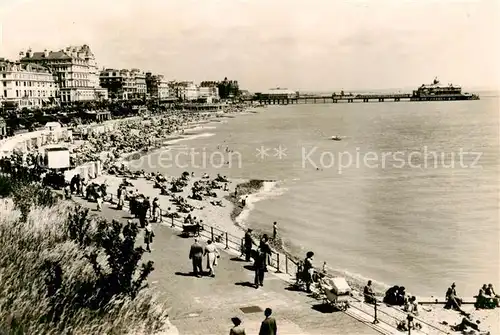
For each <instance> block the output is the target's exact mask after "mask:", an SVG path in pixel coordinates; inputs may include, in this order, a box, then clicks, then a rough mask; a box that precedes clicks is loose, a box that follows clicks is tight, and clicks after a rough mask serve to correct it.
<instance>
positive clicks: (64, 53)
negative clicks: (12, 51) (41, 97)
mask: <svg viewBox="0 0 500 335" xmlns="http://www.w3.org/2000/svg"><path fill="white" fill-rule="evenodd" d="M19 57H20V62H21V63H23V64H38V65H42V66H45V67H47V68H49V69H50V70H51V71H52V73H53V74H54V75H55V77H56V82H57V85H58V87H59V98H60V101H61V103H71V102H76V101H89V100H97V99H104V98H105V97H107V93H106V92H105V91H104V90H103V89H102V88H101V87H100V86H99V75H98V69H97V64H96V61H95V56H94V54H93V53H92V51H91V50H90V47H89V46H88V45H82V46H70V47H67V48H66V49H62V50H59V51H47V50H44V51H43V52H33V51H32V50H31V49H28V50H27V51H26V52H23V51H21V52H20V53H19Z"/></svg>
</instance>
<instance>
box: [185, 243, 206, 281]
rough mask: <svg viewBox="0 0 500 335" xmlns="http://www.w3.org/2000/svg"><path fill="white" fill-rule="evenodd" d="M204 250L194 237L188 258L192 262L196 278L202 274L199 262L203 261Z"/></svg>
mask: <svg viewBox="0 0 500 335" xmlns="http://www.w3.org/2000/svg"><path fill="white" fill-rule="evenodd" d="M204 251H205V250H204V249H203V247H202V246H201V244H199V243H198V240H197V239H195V240H194V243H193V245H192V246H191V250H190V251H189V259H190V260H191V261H192V262H193V273H194V275H195V276H196V277H198V278H200V277H201V275H202V274H203V268H202V266H201V262H202V261H203V252H204Z"/></svg>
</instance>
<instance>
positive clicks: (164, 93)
mask: <svg viewBox="0 0 500 335" xmlns="http://www.w3.org/2000/svg"><path fill="white" fill-rule="evenodd" d="M176 98H177V97H176V96H175V94H172V91H171V89H170V85H169V82H168V81H167V80H166V79H165V78H164V77H163V76H161V75H160V76H159V84H158V99H160V101H162V100H171V99H176Z"/></svg>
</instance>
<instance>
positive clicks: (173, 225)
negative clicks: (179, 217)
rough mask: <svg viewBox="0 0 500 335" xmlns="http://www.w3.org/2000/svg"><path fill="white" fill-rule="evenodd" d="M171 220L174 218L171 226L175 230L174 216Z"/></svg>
mask: <svg viewBox="0 0 500 335" xmlns="http://www.w3.org/2000/svg"><path fill="white" fill-rule="evenodd" d="M171 218H172V225H171V228H174V227H175V224H174V216H173V215H172V216H171Z"/></svg>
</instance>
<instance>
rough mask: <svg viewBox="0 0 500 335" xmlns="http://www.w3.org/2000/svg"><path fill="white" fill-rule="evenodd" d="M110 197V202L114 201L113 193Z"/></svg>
mask: <svg viewBox="0 0 500 335" xmlns="http://www.w3.org/2000/svg"><path fill="white" fill-rule="evenodd" d="M109 197H110V199H109V202H110V203H111V204H112V203H113V193H110V195H109Z"/></svg>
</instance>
